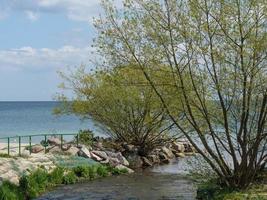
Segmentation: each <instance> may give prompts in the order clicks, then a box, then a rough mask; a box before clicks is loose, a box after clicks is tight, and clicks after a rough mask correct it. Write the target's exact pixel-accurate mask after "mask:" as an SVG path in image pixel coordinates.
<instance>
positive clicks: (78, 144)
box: [76, 133, 79, 147]
mask: <svg viewBox="0 0 267 200" xmlns="http://www.w3.org/2000/svg"><path fill="white" fill-rule="evenodd" d="M76 142H77V147H78V146H79V133H78V134H77V141H76Z"/></svg>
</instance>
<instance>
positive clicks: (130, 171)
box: [115, 165, 134, 173]
mask: <svg viewBox="0 0 267 200" xmlns="http://www.w3.org/2000/svg"><path fill="white" fill-rule="evenodd" d="M115 168H116V169H119V170H123V169H126V170H127V171H128V173H133V172H134V170H132V169H130V168H128V167H125V166H124V165H117V166H116V167H115Z"/></svg>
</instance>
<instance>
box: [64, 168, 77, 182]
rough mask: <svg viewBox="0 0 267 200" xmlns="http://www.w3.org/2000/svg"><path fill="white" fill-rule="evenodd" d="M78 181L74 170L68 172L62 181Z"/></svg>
mask: <svg viewBox="0 0 267 200" xmlns="http://www.w3.org/2000/svg"><path fill="white" fill-rule="evenodd" d="M76 182H77V176H76V174H75V173H74V172H73V171H70V172H68V173H67V174H65V175H64V177H63V180H62V183H63V184H66V185H68V184H74V183H76Z"/></svg>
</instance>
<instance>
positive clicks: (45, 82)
mask: <svg viewBox="0 0 267 200" xmlns="http://www.w3.org/2000/svg"><path fill="white" fill-rule="evenodd" d="M115 3H116V4H117V5H119V4H120V0H117V1H115ZM101 12H102V11H101V7H100V0H0V33H1V34H0V101H27V100H29V101H41V100H43V101H45V100H52V98H53V96H54V95H55V94H56V92H58V91H59V90H58V88H57V86H58V85H59V83H60V79H59V77H58V75H57V71H58V70H61V71H62V70H64V69H66V68H67V67H72V66H77V65H80V64H82V63H83V64H87V65H88V67H90V62H89V60H90V58H91V56H92V54H91V52H92V51H93V49H92V48H91V43H92V39H93V38H94V37H95V36H96V33H95V30H94V28H93V25H92V21H93V17H98V16H99V14H101Z"/></svg>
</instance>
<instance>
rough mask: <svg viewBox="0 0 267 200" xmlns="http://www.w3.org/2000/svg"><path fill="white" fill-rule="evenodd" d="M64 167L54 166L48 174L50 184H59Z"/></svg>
mask: <svg viewBox="0 0 267 200" xmlns="http://www.w3.org/2000/svg"><path fill="white" fill-rule="evenodd" d="M63 176H64V169H63V168H62V167H57V168H55V169H54V170H53V171H52V172H51V173H50V174H49V175H48V180H49V183H50V184H51V185H58V184H61V183H62V181H63Z"/></svg>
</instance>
